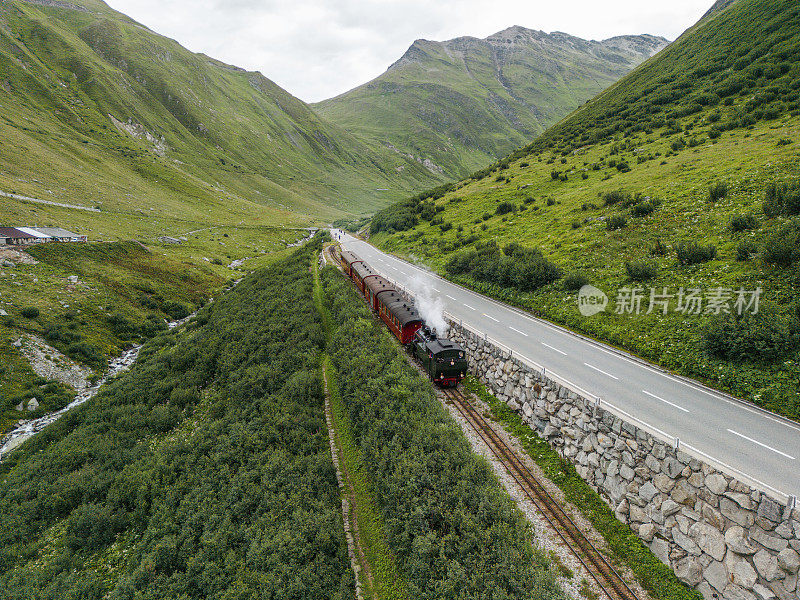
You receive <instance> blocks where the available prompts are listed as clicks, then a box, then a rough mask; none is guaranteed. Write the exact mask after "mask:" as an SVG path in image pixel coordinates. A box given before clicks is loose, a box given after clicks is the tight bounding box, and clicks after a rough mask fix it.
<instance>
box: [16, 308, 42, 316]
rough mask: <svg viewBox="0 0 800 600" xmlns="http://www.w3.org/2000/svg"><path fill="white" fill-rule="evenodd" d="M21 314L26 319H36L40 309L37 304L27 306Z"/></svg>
mask: <svg viewBox="0 0 800 600" xmlns="http://www.w3.org/2000/svg"><path fill="white" fill-rule="evenodd" d="M19 314H20V315H22V316H23V317H25V318H26V319H36V318H37V317H38V316H39V309H38V308H36V307H35V306H26V307H25V308H23V309H22V310H21V311H19Z"/></svg>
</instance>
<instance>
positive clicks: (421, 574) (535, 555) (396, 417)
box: [323, 268, 564, 600]
mask: <svg viewBox="0 0 800 600" xmlns="http://www.w3.org/2000/svg"><path fill="white" fill-rule="evenodd" d="M323 281H324V282H325V288H326V301H327V303H328V306H329V309H330V312H331V315H332V317H333V319H332V321H333V322H335V323H336V324H337V325H338V328H337V330H336V331H335V333H334V334H333V343H332V344H331V345H330V350H331V355H332V359H333V362H334V364H335V366H336V368H337V370H338V372H339V391H340V395H341V397H342V399H343V401H344V403H345V405H346V407H347V410H348V414H349V417H350V420H351V422H352V424H353V432H354V436H355V437H356V442H357V444H358V445H359V447H360V449H361V451H362V453H363V459H364V466H365V470H366V471H367V472H368V474H369V476H370V478H371V479H372V481H373V482H374V489H375V493H376V496H377V503H378V505H379V507H380V510H381V512H382V515H383V518H384V522H385V524H386V529H387V531H388V536H389V542H390V546H391V548H392V550H393V552H394V554H395V556H396V557H397V566H398V569H399V570H400V571H401V573H402V574H403V575H404V577H405V579H406V582H407V585H408V588H409V596H410V597H411V598H414V599H415V600H416V599H419V600H427V599H430V600H434V599H436V600H438V599H441V598H452V599H454V600H456V599H459V600H467V599H471V598H497V599H500V598H506V599H511V598H518V599H520V600H534V599H536V600H540V599H541V600H551V599H559V598H563V597H564V596H563V592H562V591H561V590H560V589H559V588H558V586H557V585H556V583H555V582H554V575H553V572H552V571H551V570H550V569H549V567H548V559H547V558H546V556H544V555H543V554H542V553H540V551H538V550H534V546H533V545H532V543H531V542H532V540H531V534H530V529H529V527H528V526H527V524H526V522H525V520H524V517H523V516H522V514H521V513H520V512H519V511H518V510H517V509H516V508H515V507H514V504H513V502H512V501H511V499H510V498H509V497H508V495H507V494H506V493H505V492H504V490H503V489H502V486H501V485H500V484H499V483H498V482H497V480H496V479H495V477H494V475H493V473H492V470H491V467H489V465H488V463H486V462H485V461H484V460H482V459H480V458H478V457H477V456H475V454H473V453H472V451H471V449H470V446H469V444H468V442H467V441H466V439H465V438H464V436H463V434H462V433H461V431H460V429H459V427H458V425H456V424H455V423H454V422H453V420H452V419H451V418H450V417H449V415H448V414H447V412H446V411H445V410H444V409H443V407H442V405H441V404H440V403H439V401H438V400H437V399H436V396H435V394H434V392H433V389H432V387H431V385H430V383H428V382H427V381H425V380H424V379H422V378H421V377H420V376H419V374H418V373H417V371H416V370H415V369H414V368H413V367H411V365H409V364H408V363H407V362H406V359H405V358H404V357H403V354H402V352H401V351H400V349H399V348H398V346H397V344H395V343H394V340H393V339H392V338H391V337H390V336H389V334H388V333H387V332H386V330H385V329H384V328H383V327H382V326H381V325H380V324H379V323H376V321H375V320H374V319H373V318H372V315H371V314H370V311H369V309H367V308H366V306H365V305H364V304H363V303H362V302H360V301H359V299H358V298H357V296H356V293H355V291H354V290H353V287H352V286H351V285H350V284H349V283H348V282H347V280H345V279H344V278H343V277H341V275H340V274H339V273H338V272H337V271H335V270H334V269H332V268H330V269H326V270H325V271H324V272H323Z"/></svg>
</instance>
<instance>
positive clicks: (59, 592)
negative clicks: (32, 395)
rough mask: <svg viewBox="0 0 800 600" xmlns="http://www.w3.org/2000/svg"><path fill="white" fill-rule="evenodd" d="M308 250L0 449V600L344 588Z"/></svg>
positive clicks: (348, 579) (298, 593) (319, 594)
mask: <svg viewBox="0 0 800 600" xmlns="http://www.w3.org/2000/svg"><path fill="white" fill-rule="evenodd" d="M307 246H308V248H303V249H301V250H300V251H297V252H295V253H294V254H293V255H292V256H291V257H289V258H288V259H286V260H282V261H279V262H276V263H274V264H273V265H272V266H270V267H268V268H267V269H264V270H261V271H258V272H256V273H253V274H251V275H248V276H247V277H246V278H245V279H243V280H242V282H241V283H240V284H239V285H238V286H237V287H235V288H233V289H231V290H229V291H228V292H226V293H225V294H222V295H221V296H220V297H219V298H218V299H217V301H216V302H215V303H214V304H213V305H212V306H210V307H208V308H207V309H203V311H202V315H201V316H202V319H199V320H200V321H203V322H204V324H203V325H202V326H199V327H194V328H191V329H187V330H183V331H180V332H170V333H167V334H164V335H161V336H158V337H156V338H154V339H153V340H150V341H149V342H148V343H147V344H146V345H145V346H144V347H143V349H142V351H141V353H140V355H139V359H138V360H137V362H136V364H135V365H134V366H133V367H132V368H131V369H130V370H129V371H127V372H125V373H123V374H121V375H119V376H118V377H116V378H114V379H113V381H111V382H110V383H109V384H108V385H105V386H103V387H102V389H101V390H100V391H99V392H98V394H97V396H95V398H94V399H93V400H92V402H88V403H86V404H85V405H83V406H82V407H81V408H80V409H79V410H73V411H69V412H68V413H67V414H65V415H64V416H63V417H62V418H61V419H59V420H58V421H56V422H55V423H52V424H51V425H49V426H48V427H47V428H46V429H44V430H43V431H42V432H40V433H39V434H37V435H36V436H35V437H34V438H32V439H30V440H28V441H27V442H26V443H25V444H23V445H22V446H21V447H20V448H18V449H16V450H15V451H14V453H11V454H9V455H8V456H4V457H3V461H2V463H0V473H1V474H2V476H0V521H2V523H4V526H3V527H0V589H2V590H3V598H4V599H5V598H8V599H9V600H24V599H28V598H81V599H84V598H85V599H87V600H89V599H91V600H99V599H101V598H111V599H114V600H123V599H124V598H141V599H142V600H144V599H156V598H184V599H190V598H228V599H230V598H239V599H244V598H258V597H260V595H261V593H262V592H263V591H264V589H265V588H264V586H265V585H268V586H271V589H272V590H279V592H280V593H281V594H283V595H284V596H285V595H286V594H289V595H290V596H291V595H294V596H295V597H307V598H331V599H340V600H343V599H345V598H352V597H353V596H352V594H353V593H352V590H353V575H352V570H351V568H350V562H349V560H348V556H347V543H346V541H345V539H344V534H343V531H342V530H341V518H342V517H341V502H340V497H339V489H338V486H337V481H336V472H335V469H334V466H333V463H332V462H331V454H330V446H329V444H328V439H327V433H326V431H325V414H324V409H323V401H324V396H323V391H322V385H321V383H320V377H319V374H318V373H319V352H320V348H321V347H322V344H323V343H324V340H323V336H322V327H321V323H320V318H319V313H317V311H316V309H315V307H314V305H313V302H312V290H313V287H312V282H311V273H310V272H309V268H308V267H309V265H310V264H311V260H312V258H315V257H316V254H317V252H318V251H319V246H317V245H315V242H313V241H312V242H309V243H308V244H307ZM200 389H202V390H203V392H202V404H203V406H202V412H199V411H197V410H196V409H197V408H198V407H199V406H200V405H201V400H200V399H201V394H200ZM381 391H384V390H383V389H381ZM37 397H39V396H38V395H37ZM189 424H190V426H189ZM176 425H178V428H177V429H176ZM181 425H186V427H181ZM170 432H172V433H170ZM20 490H25V493H24V494H21V493H20ZM11 523H13V524H14V525H13V526H10V524H11ZM53 532H57V534H56V536H55V537H51V534H52V533H53ZM115 540H119V542H120V544H119V547H115V546H113V544H114V542H115ZM44 544H47V545H49V546H50V547H51V548H52V550H53V552H54V553H55V554H53V555H52V556H53V558H54V560H53V561H49V560H48V564H47V565H43V564H42V563H41V562H40V561H39V560H38V559H37V558H36V557H37V556H38V555H39V552H40V550H41V548H42V547H43V545H44ZM118 551H120V552H121V553H118ZM48 552H49V551H48ZM126 555H127V556H128V557H129V558H130V559H131V560H128V558H125V556H126ZM56 556H57V558H56ZM112 556H113V557H115V558H112V560H113V562H114V573H113V575H111V576H108V577H107V576H106V574H107V572H105V571H104V574H103V576H102V578H101V577H98V576H97V572H96V570H95V569H96V565H97V564H99V563H97V562H96V561H101V562H105V561H106V560H107V559H108V558H109V557H112ZM103 568H104V567H103ZM290 590H294V592H291V591H290ZM279 595H280V594H279Z"/></svg>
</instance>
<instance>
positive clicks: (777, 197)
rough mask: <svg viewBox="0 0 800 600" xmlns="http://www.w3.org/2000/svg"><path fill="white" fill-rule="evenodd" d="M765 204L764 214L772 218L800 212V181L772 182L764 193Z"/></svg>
mask: <svg viewBox="0 0 800 600" xmlns="http://www.w3.org/2000/svg"><path fill="white" fill-rule="evenodd" d="M763 206H764V214H765V215H767V217H770V218H773V217H777V216H779V215H785V216H792V215H798V214H800V182H798V181H794V182H792V183H781V184H775V183H770V184H769V185H768V186H767V189H766V192H765V193H764V205H763Z"/></svg>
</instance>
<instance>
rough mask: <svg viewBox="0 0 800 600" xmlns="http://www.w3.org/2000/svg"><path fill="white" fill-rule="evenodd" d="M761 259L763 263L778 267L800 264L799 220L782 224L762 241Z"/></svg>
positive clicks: (795, 219)
mask: <svg viewBox="0 0 800 600" xmlns="http://www.w3.org/2000/svg"><path fill="white" fill-rule="evenodd" d="M761 257H762V258H763V259H764V262H765V263H767V264H771V265H777V266H779V267H788V266H790V265H792V264H794V263H796V262H800V218H794V219H792V220H791V221H788V222H786V223H784V224H783V225H782V226H781V227H780V229H778V230H777V231H776V232H775V233H773V234H772V235H770V236H769V237H768V238H767V239H766V240H765V241H764V247H763V248H762V250H761Z"/></svg>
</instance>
